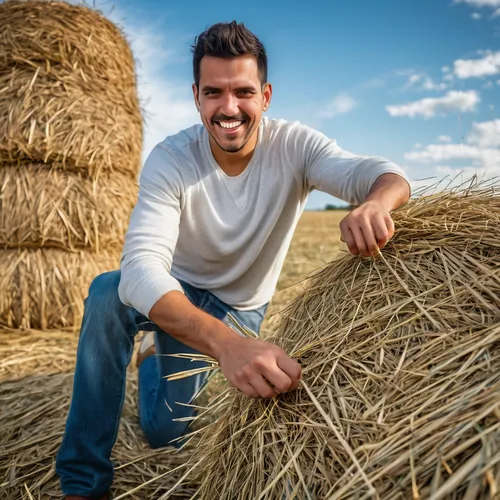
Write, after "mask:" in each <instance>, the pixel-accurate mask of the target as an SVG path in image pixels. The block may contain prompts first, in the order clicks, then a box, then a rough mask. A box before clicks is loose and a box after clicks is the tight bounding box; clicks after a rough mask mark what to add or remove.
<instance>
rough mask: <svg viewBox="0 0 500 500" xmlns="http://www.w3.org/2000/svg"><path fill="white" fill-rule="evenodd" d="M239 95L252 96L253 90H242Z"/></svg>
mask: <svg viewBox="0 0 500 500" xmlns="http://www.w3.org/2000/svg"><path fill="white" fill-rule="evenodd" d="M239 93H240V94H243V95H251V94H252V93H253V92H252V91H251V90H240V91H239Z"/></svg>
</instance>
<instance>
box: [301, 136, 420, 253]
mask: <svg viewBox="0 0 500 500" xmlns="http://www.w3.org/2000/svg"><path fill="white" fill-rule="evenodd" d="M299 136H301V137H302V144H303V154H304V160H303V161H304V168H305V181H306V187H307V189H308V190H309V191H312V190H313V189H318V190H319V191H323V192H325V193H328V194H331V195H332V196H335V197H337V198H340V199H341V200H344V201H347V202H348V203H350V204H351V205H357V206H358V208H356V209H355V210H353V211H352V212H351V213H350V214H349V215H348V216H347V217H346V218H345V219H344V220H343V221H342V222H341V224H340V230H341V237H342V240H343V241H345V242H346V243H347V245H348V247H349V251H350V252H351V253H353V254H354V255H363V256H365V257H368V256H370V255H373V254H374V253H377V252H378V250H379V249H380V248H382V247H383V246H384V245H385V244H386V243H387V241H389V240H390V239H391V238H392V236H393V234H394V224H393V222H392V218H391V216H390V212H391V210H394V209H396V208H398V207H399V206H401V205H403V204H404V203H406V201H408V199H409V197H410V194H411V193H410V184H409V181H408V178H407V176H406V174H405V172H404V170H403V169H402V168H401V167H400V166H399V165H396V164H394V163H392V162H391V161H389V160H386V159H385V158H381V157H376V156H358V155H354V154H352V153H349V152H348V151H345V150H342V149H341V148H340V147H339V146H338V145H337V143H336V141H334V140H332V139H329V138H328V137H326V136H325V135H323V134H321V133H320V132H317V131H315V130H313V129H310V128H308V127H302V129H300V131H299Z"/></svg>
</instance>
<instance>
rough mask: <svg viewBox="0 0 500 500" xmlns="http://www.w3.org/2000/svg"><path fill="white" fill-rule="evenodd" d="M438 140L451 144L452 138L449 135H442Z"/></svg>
mask: <svg viewBox="0 0 500 500" xmlns="http://www.w3.org/2000/svg"><path fill="white" fill-rule="evenodd" d="M437 140H438V142H451V137H450V136H449V135H440V136H439V137H438V139H437Z"/></svg>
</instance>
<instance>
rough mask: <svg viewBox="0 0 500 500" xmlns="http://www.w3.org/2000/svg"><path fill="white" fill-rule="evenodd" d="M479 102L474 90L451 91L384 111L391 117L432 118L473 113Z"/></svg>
mask: <svg viewBox="0 0 500 500" xmlns="http://www.w3.org/2000/svg"><path fill="white" fill-rule="evenodd" d="M479 102H480V98H479V94H478V93H477V92H476V91H474V90H469V91H466V92H464V91H456V90H451V91H449V92H448V93H447V94H446V95H445V96H443V97H427V98H425V99H421V100H420V101H415V102H410V103H407V104H401V105H397V106H387V107H386V110H387V112H388V113H389V114H390V115H391V116H409V117H410V118H414V117H415V116H422V117H424V118H432V117H434V116H436V114H438V113H446V112H450V111H460V112H462V113H465V112H469V111H474V110H475V109H476V106H477V105H478V103H479Z"/></svg>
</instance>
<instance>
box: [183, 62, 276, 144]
mask: <svg viewBox="0 0 500 500" xmlns="http://www.w3.org/2000/svg"><path fill="white" fill-rule="evenodd" d="M193 93H194V99H195V102H196V106H197V107H198V110H199V111H200V115H201V120H202V121H203V124H204V125H205V127H206V128H207V130H208V133H209V134H210V136H211V137H212V139H213V141H214V142H215V144H216V145H217V146H218V147H219V148H220V149H222V150H223V151H226V152H230V153H235V152H238V151H240V150H241V149H243V148H244V147H245V145H246V144H247V142H248V141H249V139H250V138H251V137H252V136H253V134H254V132H255V131H256V130H257V128H258V126H259V123H260V119H261V117H262V113H263V112H264V111H265V110H267V108H268V107H269V103H270V102H271V94H272V89H271V85H269V84H266V85H265V86H264V87H262V85H261V82H260V79H259V73H258V68H257V59H256V58H255V57H253V56H238V57H234V58H232V59H223V58H219V57H212V56H205V57H203V58H202V60H201V64H200V84H199V88H197V87H196V85H193Z"/></svg>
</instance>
